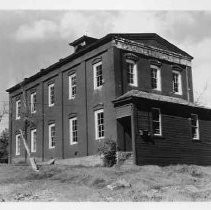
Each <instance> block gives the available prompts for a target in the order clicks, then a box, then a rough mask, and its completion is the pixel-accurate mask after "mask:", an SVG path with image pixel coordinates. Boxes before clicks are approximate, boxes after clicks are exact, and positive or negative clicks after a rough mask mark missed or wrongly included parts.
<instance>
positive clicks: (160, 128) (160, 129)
mask: <svg viewBox="0 0 211 210" xmlns="http://www.w3.org/2000/svg"><path fill="white" fill-rule="evenodd" d="M152 110H158V112H159V121H155V120H153V115H152V126H153V122H159V131H160V133H154V130H153V135H154V136H162V117H161V111H160V109H159V108H155V107H153V108H152Z"/></svg>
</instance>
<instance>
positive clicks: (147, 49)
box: [112, 37, 192, 66]
mask: <svg viewBox="0 0 211 210" xmlns="http://www.w3.org/2000/svg"><path fill="white" fill-rule="evenodd" d="M112 44H113V46H115V47H117V48H118V49H122V50H127V51H130V52H134V53H139V54H142V55H145V56H150V57H153V58H157V59H160V60H165V61H168V62H172V63H175V64H181V65H185V66H191V60H192V57H188V56H184V55H182V54H179V53H175V52H172V51H168V50H164V49H160V48H157V47H154V46H151V45H145V44H143V43H140V42H136V41H132V40H129V39H125V38H120V37H115V38H114V39H113V41H112Z"/></svg>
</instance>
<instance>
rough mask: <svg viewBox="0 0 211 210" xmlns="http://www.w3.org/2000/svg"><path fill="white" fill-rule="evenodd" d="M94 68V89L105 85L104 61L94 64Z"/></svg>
mask: <svg viewBox="0 0 211 210" xmlns="http://www.w3.org/2000/svg"><path fill="white" fill-rule="evenodd" d="M93 69H94V89H98V88H100V87H102V86H103V70H102V62H98V63H96V64H94V65H93Z"/></svg>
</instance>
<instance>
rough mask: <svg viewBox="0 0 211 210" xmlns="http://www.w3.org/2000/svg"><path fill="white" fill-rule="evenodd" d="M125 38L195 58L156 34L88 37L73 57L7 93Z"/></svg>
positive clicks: (27, 79) (32, 77) (111, 34)
mask: <svg viewBox="0 0 211 210" xmlns="http://www.w3.org/2000/svg"><path fill="white" fill-rule="evenodd" d="M118 37H119V38H124V39H130V40H133V41H140V42H143V43H145V44H146V45H147V44H148V45H150V44H152V45H154V46H156V43H160V44H161V43H162V44H161V46H163V47H164V46H166V47H168V49H169V50H170V51H173V52H176V53H179V54H181V55H183V56H187V57H189V58H190V59H193V57H192V56H191V55H189V54H188V53H186V52H184V51H183V50H181V49H179V48H178V47H176V46H175V45H173V44H171V43H169V42H168V41H167V40H165V39H164V38H162V37H160V36H159V35H157V34H156V33H110V34H107V35H106V36H104V37H102V38H100V39H95V38H92V37H88V39H89V40H91V39H92V40H91V42H90V44H89V45H87V46H85V47H84V48H82V49H80V50H78V51H76V52H74V53H72V54H71V55H69V56H67V57H65V58H62V59H59V61H58V62H56V63H54V64H53V65H51V66H49V67H47V68H45V69H41V70H40V71H39V72H38V73H36V74H34V75H33V76H31V77H29V78H25V79H24V80H23V81H22V82H20V83H18V84H17V85H15V86H13V87H11V88H9V89H7V90H6V91H7V92H9V93H11V92H13V91H15V90H17V89H19V88H20V87H21V86H22V85H26V84H28V83H30V82H32V81H34V80H35V79H37V78H39V77H41V76H43V75H46V74H48V73H49V72H50V71H52V70H54V69H55V68H59V67H61V66H62V65H64V64H66V63H68V62H70V61H72V60H74V59H76V58H78V57H80V56H82V55H84V54H85V53H87V52H89V51H91V50H93V49H95V48H97V47H99V46H101V45H103V44H105V43H107V42H109V41H111V40H112V39H113V38H118ZM84 38H85V39H86V38H87V36H82V37H80V38H79V39H76V40H75V41H73V42H72V43H70V45H72V46H75V45H76V44H77V43H78V42H81V41H82V39H84ZM150 40H152V41H156V42H151V43H149V42H147V41H150Z"/></svg>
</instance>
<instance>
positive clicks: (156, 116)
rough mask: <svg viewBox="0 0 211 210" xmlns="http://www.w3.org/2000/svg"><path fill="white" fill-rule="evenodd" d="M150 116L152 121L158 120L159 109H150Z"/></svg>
mask: <svg viewBox="0 0 211 210" xmlns="http://www.w3.org/2000/svg"><path fill="white" fill-rule="evenodd" d="M152 118H153V121H154V120H155V121H159V110H158V109H152Z"/></svg>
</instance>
